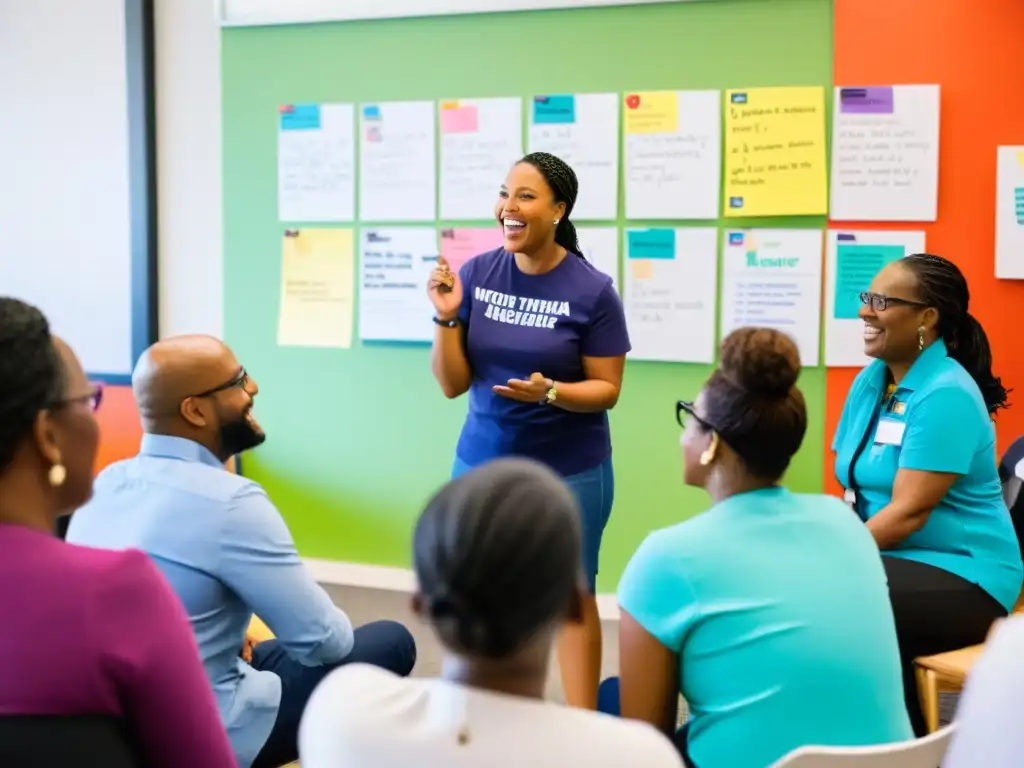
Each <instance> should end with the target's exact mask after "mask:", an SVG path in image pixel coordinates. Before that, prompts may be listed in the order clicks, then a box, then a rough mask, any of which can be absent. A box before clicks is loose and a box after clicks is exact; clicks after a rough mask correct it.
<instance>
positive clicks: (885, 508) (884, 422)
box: [832, 254, 1022, 735]
mask: <svg viewBox="0 0 1024 768" xmlns="http://www.w3.org/2000/svg"><path fill="white" fill-rule="evenodd" d="M861 300H862V301H863V304H864V306H862V307H861V309H860V317H861V319H862V320H863V321H864V351H865V353H866V354H867V355H869V356H870V357H873V358H875V360H874V362H872V363H871V364H870V365H868V366H867V367H866V368H865V369H864V370H863V371H861V372H860V374H859V375H858V376H857V378H856V379H855V380H854V382H853V386H852V387H851V388H850V394H849V395H848V396H847V399H846V405H845V406H844V407H843V415H842V418H841V419H840V420H839V426H838V428H837V430H836V436H835V441H834V442H833V444H832V448H833V450H834V451H835V452H836V462H835V469H836V476H837V477H838V479H839V482H841V483H842V484H843V486H844V487H845V488H846V496H847V499H848V501H849V502H850V503H851V504H852V505H853V508H854V510H855V511H856V513H857V515H858V516H859V517H860V518H861V519H862V520H863V521H864V522H865V523H866V525H867V528H868V530H869V531H870V532H871V534H872V535H873V536H874V538H875V542H876V543H877V544H878V548H879V549H880V550H881V551H882V555H883V557H882V562H883V563H884V564H885V570H886V574H887V576H888V581H889V596H890V599H891V601H892V607H893V613H894V614H895V617H896V631H897V634H898V635H899V642H900V654H901V656H902V661H903V685H904V695H905V697H906V703H907V710H908V711H909V713H910V719H911V722H912V723H913V725H914V730H915V731H916V732H917V733H918V735H921V734H923V733H924V732H925V730H926V726H925V722H924V718H923V716H922V713H921V707H920V705H919V704H918V699H917V686H916V683H915V679H914V659H915V658H916V657H917V656H922V655H930V654H934V653H942V652H944V651H950V650H954V649H956V648H962V647H964V646H968V645H974V644H976V643H980V642H982V641H983V640H984V639H985V635H986V634H987V633H988V630H989V627H990V626H991V624H992V622H993V621H995V619H997V618H999V617H1002V616H1005V615H1006V614H1007V612H1008V611H1009V610H1011V609H1012V608H1013V604H1014V602H1015V601H1016V600H1017V595H1018V593H1019V592H1020V588H1021V578H1022V567H1021V555H1020V547H1019V544H1018V542H1017V538H1016V534H1015V533H1014V529H1013V524H1012V523H1011V521H1010V514H1009V512H1008V510H1007V508H1006V503H1005V502H1004V500H1003V495H1002V488H1001V485H1000V482H999V472H998V469H997V466H996V454H995V450H996V446H995V441H996V435H995V428H994V427H993V425H992V419H991V414H994V413H995V412H996V411H997V410H998V409H1000V408H1005V407H1006V405H1007V402H1006V396H1007V390H1006V389H1005V388H1004V387H1003V385H1002V384H1001V383H1000V381H999V379H998V378H996V377H995V376H994V375H993V374H992V353H991V351H990V349H989V345H988V338H987V337H986V336H985V331H984V329H982V327H981V324H980V323H978V321H977V320H975V319H974V317H973V316H972V315H971V314H970V313H969V312H968V311H967V308H968V302H969V300H970V294H969V293H968V290H967V281H966V280H965V279H964V276H963V274H962V273H961V272H960V270H959V269H957V267H956V265H955V264H953V263H952V262H950V261H947V260H946V259H943V258H941V257H939V256H932V255H930V254H915V255H913V256H907V257H905V258H902V259H900V260H899V261H895V262H893V263H892V264H890V265H888V266H887V267H885V268H884V269H883V270H882V271H881V272H879V273H878V275H877V276H876V277H875V279H874V280H873V281H872V283H871V288H870V290H869V291H867V292H865V293H863V294H861Z"/></svg>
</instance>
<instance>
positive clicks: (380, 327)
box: [359, 227, 438, 341]
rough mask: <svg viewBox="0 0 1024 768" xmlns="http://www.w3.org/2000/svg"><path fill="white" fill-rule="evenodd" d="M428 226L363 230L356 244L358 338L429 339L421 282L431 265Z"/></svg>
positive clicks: (433, 233)
mask: <svg viewBox="0 0 1024 768" xmlns="http://www.w3.org/2000/svg"><path fill="white" fill-rule="evenodd" d="M437 255H438V249H437V230H436V229H434V228H433V227H393V228H388V229H363V230H362V231H361V233H360V244H359V283H360V294H359V338H360V339H362V340H364V341H430V340H431V339H432V338H433V337H434V327H433V324H432V323H431V322H430V316H431V312H432V310H431V304H430V299H429V298H428V297H427V280H428V279H429V278H430V271H431V270H432V269H433V268H434V267H435V266H437Z"/></svg>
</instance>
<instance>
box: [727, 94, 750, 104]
mask: <svg viewBox="0 0 1024 768" xmlns="http://www.w3.org/2000/svg"><path fill="white" fill-rule="evenodd" d="M729 103H730V104H746V103H747V93H746V91H740V92H739V93H734V94H732V95H731V96H730V97H729Z"/></svg>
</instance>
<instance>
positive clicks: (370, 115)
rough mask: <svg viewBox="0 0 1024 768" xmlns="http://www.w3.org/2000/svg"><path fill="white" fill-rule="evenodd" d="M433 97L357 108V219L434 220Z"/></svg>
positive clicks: (435, 194)
mask: <svg viewBox="0 0 1024 768" xmlns="http://www.w3.org/2000/svg"><path fill="white" fill-rule="evenodd" d="M434 119H435V118H434V102H432V101H392V102H376V103H373V104H363V105H362V106H361V107H360V110H359V134H360V138H361V142H360V167H359V218H360V219H361V220H362V221H433V220H434V218H435V217H436V215H437V178H436V171H435V168H436V159H437V158H436V150H435V134H434Z"/></svg>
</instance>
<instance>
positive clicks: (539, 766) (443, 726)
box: [299, 664, 683, 768]
mask: <svg viewBox="0 0 1024 768" xmlns="http://www.w3.org/2000/svg"><path fill="white" fill-rule="evenodd" d="M299 762H300V763H301V765H302V768H339V766H345V768H382V766H387V768H412V767H413V766H415V768H463V767H464V768H480V766H487V768H567V766H573V765H585V766H587V767H588V768H602V767H603V766H608V767H609V768H611V766H615V768H621V767H622V766H633V765H636V766H645V768H681V766H682V765H683V762H682V758H681V757H680V756H679V753H678V752H676V749H675V747H674V746H673V745H672V743H671V742H670V741H669V740H668V739H666V738H665V737H664V736H663V735H661V734H660V733H658V732H657V731H656V730H655V729H654V728H652V727H650V726H648V725H646V724H643V723H637V722H631V721H628V720H622V719H619V718H617V717H611V716H609V715H602V714H598V713H596V712H588V711H585V710H582V709H575V708H571V707H566V706H561V705H559V704H553V703H550V702H544V701H537V700H533V699H525V698H520V697H518V696H509V695H505V694H499V693H491V692H489V691H482V690H479V689H476V688H469V687H466V686H463V685H457V684H455V683H450V682H447V681H444V680H438V679H421V678H401V677H397V676H396V675H393V674H391V673H390V672H387V671H385V670H382V669H379V668H377V667H372V666H368V665H365V664H351V665H347V666H344V667H340V668H339V669H336V670H335V671H334V672H332V673H331V674H330V675H328V677H327V678H326V679H325V680H324V681H323V682H322V683H321V684H320V685H319V686H318V687H317V689H316V690H315V691H314V692H313V695H312V697H310V700H309V704H308V705H307V706H306V711H305V713H304V714H303V717H302V725H301V727H300V728H299Z"/></svg>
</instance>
